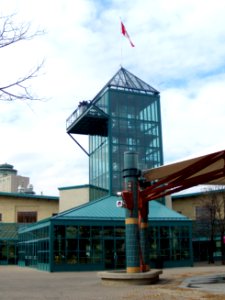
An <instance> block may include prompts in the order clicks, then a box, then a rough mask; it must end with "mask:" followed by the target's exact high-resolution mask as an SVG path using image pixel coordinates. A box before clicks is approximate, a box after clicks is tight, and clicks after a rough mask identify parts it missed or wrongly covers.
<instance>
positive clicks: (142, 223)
mask: <svg viewBox="0 0 225 300" xmlns="http://www.w3.org/2000/svg"><path fill="white" fill-rule="evenodd" d="M138 200H139V234H140V271H141V272H148V271H149V270H150V266H149V241H148V202H143V200H142V199H141V197H140V194H139V199H138Z"/></svg>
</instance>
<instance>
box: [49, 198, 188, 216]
mask: <svg viewBox="0 0 225 300" xmlns="http://www.w3.org/2000/svg"><path fill="white" fill-rule="evenodd" d="M118 200H122V199H121V198H119V197H116V196H109V197H106V198H102V199H99V200H96V201H92V202H88V203H86V204H83V205H81V206H78V207H74V208H72V209H70V210H67V211H64V212H61V213H59V214H58V215H57V216H54V217H52V218H51V219H89V220H103V219H104V220H109V219H111V220H124V218H125V209H124V208H118V207H117V206H116V202H117V201H118ZM149 220H157V221H158V220H160V221H166V220H176V221H177V220H181V221H184V220H189V219H188V218H187V217H185V216H183V215H181V214H179V213H178V212H175V211H174V210H172V209H169V208H168V207H166V206H164V205H162V204H160V203H159V202H157V201H154V200H153V201H151V202H149Z"/></svg>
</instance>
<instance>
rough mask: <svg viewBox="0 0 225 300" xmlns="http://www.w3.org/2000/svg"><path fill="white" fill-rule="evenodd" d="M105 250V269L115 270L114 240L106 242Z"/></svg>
mask: <svg viewBox="0 0 225 300" xmlns="http://www.w3.org/2000/svg"><path fill="white" fill-rule="evenodd" d="M104 249H105V269H114V268H115V260H114V254H115V251H114V240H105V241H104Z"/></svg>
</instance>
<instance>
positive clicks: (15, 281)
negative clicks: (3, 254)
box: [0, 265, 225, 300]
mask: <svg viewBox="0 0 225 300" xmlns="http://www.w3.org/2000/svg"><path fill="white" fill-rule="evenodd" d="M223 273H224V274H225V266H221V265H201V266H200V265H198V266H196V267H187V268H175V269H163V274H162V275H160V281H159V283H158V284H155V285H151V286H116V285H115V284H111V285H107V286H106V285H104V284H102V282H101V280H100V279H99V278H98V276H97V272H59V273H48V272H42V271H38V270H35V269H31V268H20V267H17V266H0V300H6V299H7V300H14V299H15V300H20V299H21V300H22V299H23V300H38V299H42V300H44V299H48V300H50V299H52V300H53V299H54V300H58V299H60V300H62V299H63V300H64V299H65V300H69V299H73V300H76V299H77V300H84V299H85V300H87V299H91V300H101V299H102V300H103V299H104V300H107V299H113V300H114V299H117V300H118V299H124V300H128V299H131V300H134V299H135V300H137V299H142V300H143V299H159V300H161V299H167V300H169V299H180V297H181V295H182V298H183V299H198V300H199V299H205V298H204V297H205V294H204V292H202V291H198V290H197V289H195V290H194V291H193V289H182V288H180V287H179V285H180V284H181V283H182V282H183V281H184V279H185V278H191V277H193V276H203V275H208V274H210V275H212V274H223ZM214 287H215V286H214ZM213 292H214V293H216V292H217V291H216V290H215V291H213ZM220 293H222V294H223V295H221V296H220V297H222V298H219V297H218V296H215V297H216V298H207V299H225V287H224V293H223V291H222V292H221V291H220ZM185 294H186V295H187V298H185ZM195 295H196V297H195ZM201 297H203V298H201Z"/></svg>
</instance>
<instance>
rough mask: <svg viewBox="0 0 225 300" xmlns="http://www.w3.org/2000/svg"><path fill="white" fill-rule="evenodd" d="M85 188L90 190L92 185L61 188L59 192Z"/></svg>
mask: <svg viewBox="0 0 225 300" xmlns="http://www.w3.org/2000/svg"><path fill="white" fill-rule="evenodd" d="M83 188H90V184H82V185H73V186H65V187H59V188H58V190H59V191H67V190H76V189H83Z"/></svg>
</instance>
